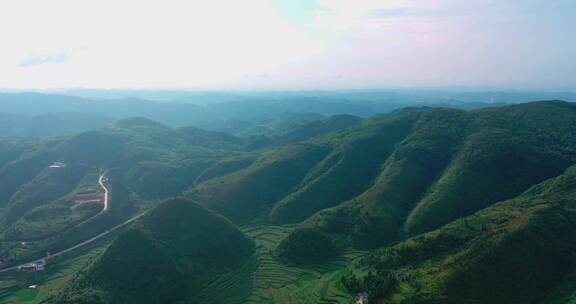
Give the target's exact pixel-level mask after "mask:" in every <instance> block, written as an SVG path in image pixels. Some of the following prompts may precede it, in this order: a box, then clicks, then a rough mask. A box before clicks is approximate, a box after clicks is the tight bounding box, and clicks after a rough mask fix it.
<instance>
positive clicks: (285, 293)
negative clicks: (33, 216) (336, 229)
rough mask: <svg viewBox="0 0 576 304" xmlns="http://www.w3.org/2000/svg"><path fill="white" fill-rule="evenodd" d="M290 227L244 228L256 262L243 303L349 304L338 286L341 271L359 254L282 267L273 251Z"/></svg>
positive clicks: (345, 292) (350, 298) (348, 296)
mask: <svg viewBox="0 0 576 304" xmlns="http://www.w3.org/2000/svg"><path fill="white" fill-rule="evenodd" d="M294 227H295V226H294V225H283V226H270V225H255V226H251V227H247V228H244V232H245V233H246V234H248V235H249V236H251V237H252V238H253V239H254V241H255V242H256V248H257V249H256V255H257V257H256V259H257V262H258V265H257V269H256V271H255V272H254V274H253V275H252V284H253V286H254V289H253V292H252V294H251V295H250V297H249V298H248V300H247V301H246V303H248V304H260V303H277V304H280V303H282V304H290V303H301V304H303V303H311V304H312V303H315V304H317V303H350V302H351V301H352V299H353V296H352V295H350V294H349V293H348V292H347V291H346V290H345V289H344V288H343V286H342V285H341V283H340V277H341V269H342V268H343V267H344V266H345V264H346V263H348V262H349V261H350V260H352V259H354V258H355V257H357V256H359V255H361V254H362V252H361V251H347V252H345V253H344V254H343V255H342V256H340V257H338V258H335V259H333V260H331V261H328V262H327V263H326V264H322V265H313V266H306V267H300V266H294V265H286V264H285V263H283V262H281V261H279V260H278V259H277V257H276V256H275V255H274V251H275V249H276V246H277V245H278V243H279V242H280V241H281V240H282V239H283V238H284V237H286V236H287V235H288V233H289V232H290V231H292V230H293V229H294Z"/></svg>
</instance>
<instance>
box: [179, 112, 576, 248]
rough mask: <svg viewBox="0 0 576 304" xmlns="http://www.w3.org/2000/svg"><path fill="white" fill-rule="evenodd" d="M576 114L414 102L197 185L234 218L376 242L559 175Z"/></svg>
mask: <svg viewBox="0 0 576 304" xmlns="http://www.w3.org/2000/svg"><path fill="white" fill-rule="evenodd" d="M574 121H576V106H575V105H574V104H570V103H565V102H534V103H528V104H519V105H514V106H507V107H502V108H493V109H483V110H475V111H469V112H467V111H463V110H451V109H441V108H435V109H412V110H407V111H402V112H399V113H397V114H393V115H385V116H381V117H376V118H373V119H371V120H368V121H366V122H364V123H363V124H361V125H358V126H355V127H352V128H349V129H346V130H342V131H339V132H334V133H331V134H328V135H326V136H323V137H320V138H318V139H315V140H312V141H309V142H306V143H300V144H297V145H292V146H288V147H284V148H280V149H277V150H274V151H271V152H269V153H266V154H265V155H264V156H262V157H261V158H259V159H258V160H257V161H255V162H254V163H253V164H252V165H250V166H249V167H247V168H244V169H242V170H239V171H236V172H234V173H232V174H229V175H226V176H223V177H220V178H216V179H212V180H210V181H207V182H204V183H200V184H199V185H197V186H195V187H194V188H192V189H191V190H190V191H189V192H188V195H189V197H191V198H192V199H194V200H196V201H198V202H199V203H200V204H203V205H205V206H208V207H209V208H212V209H214V210H215V211H217V212H221V213H223V214H224V215H226V216H228V217H230V218H231V219H232V220H233V221H238V222H245V221H248V220H251V219H253V218H255V217H260V218H267V219H269V220H271V221H273V222H276V223H280V224H282V223H284V224H285V223H298V222H302V221H305V224H304V226H308V227H317V228H320V229H321V230H323V231H325V232H329V233H339V234H343V235H346V236H348V237H349V239H350V241H352V243H353V244H354V245H355V246H357V247H358V248H375V247H379V246H382V245H384V244H387V243H390V242H393V241H397V240H399V239H402V238H404V237H406V236H410V235H415V234H418V233H421V232H425V231H429V230H432V229H434V228H437V227H439V226H442V225H444V224H446V223H448V222H450V221H452V220H454V219H457V218H459V217H461V216H466V215H470V214H472V213H474V212H476V211H478V210H480V209H482V208H485V207H487V206H490V205H491V204H493V203H495V202H497V201H501V200H504V199H508V198H511V197H514V196H516V195H518V194H520V193H522V192H523V191H525V190H526V189H528V188H529V187H530V186H532V185H534V184H536V183H538V182H541V181H543V180H545V179H547V178H550V177H553V176H556V175H558V174H560V173H561V172H562V171H563V170H564V169H566V168H567V167H568V166H570V165H571V164H573V163H575V162H576V136H575V135H574V134H576V124H574V123H573V122H574ZM266 213H269V214H268V216H266Z"/></svg>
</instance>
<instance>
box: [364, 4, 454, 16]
mask: <svg viewBox="0 0 576 304" xmlns="http://www.w3.org/2000/svg"><path fill="white" fill-rule="evenodd" d="M447 15H449V14H448V13H447V12H446V11H442V10H439V9H428V8H409V7H398V8H381V9H374V10H371V11H370V12H369V13H368V15H367V18H388V17H405V16H421V17H439V16H447Z"/></svg>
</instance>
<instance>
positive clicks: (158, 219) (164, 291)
mask: <svg viewBox="0 0 576 304" xmlns="http://www.w3.org/2000/svg"><path fill="white" fill-rule="evenodd" d="M253 251H254V245H253V243H252V242H251V241H250V240H249V239H248V238H246V237H245V236H244V235H243V234H242V233H241V232H240V231H239V230H238V229H237V228H235V227H234V226H233V225H232V224H231V223H230V222H229V221H228V220H226V219H225V218H223V217H222V216H219V215H217V214H215V213H213V212H210V211H208V210H206V209H204V208H203V207H201V206H199V205H197V204H195V203H193V202H191V201H189V200H185V199H171V200H168V201H165V202H163V203H162V204H160V205H159V206H158V207H157V208H155V209H154V210H153V211H152V212H150V213H149V214H147V215H146V216H145V217H144V218H143V219H142V220H140V221H139V222H138V223H137V224H136V225H135V226H134V228H132V229H131V230H129V231H127V232H126V233H124V234H122V235H121V236H120V237H119V238H118V239H117V240H115V241H114V242H113V243H112V245H111V246H110V247H109V248H108V249H107V250H106V252H105V253H104V254H103V255H102V256H101V257H100V259H98V260H97V261H96V262H95V263H94V264H93V265H92V266H91V267H90V268H89V269H88V270H87V271H85V272H84V273H82V274H81V275H80V276H79V277H78V278H77V279H76V280H75V281H74V282H73V284H72V285H71V286H70V287H69V288H68V289H65V290H64V291H63V292H62V293H61V294H58V295H56V296H54V297H53V298H52V299H51V300H49V301H48V302H47V303H177V302H180V301H188V302H189V301H192V302H193V303H194V295H195V294H196V293H197V292H198V291H200V290H201V289H202V287H203V284H205V283H206V282H209V280H210V279H211V278H213V277H215V276H218V275H219V274H223V273H226V272H228V271H230V270H233V269H235V268H237V267H239V266H241V265H242V264H244V263H245V262H246V261H247V260H248V259H249V258H250V256H251V255H252V253H253ZM214 292H217V291H216V290H214Z"/></svg>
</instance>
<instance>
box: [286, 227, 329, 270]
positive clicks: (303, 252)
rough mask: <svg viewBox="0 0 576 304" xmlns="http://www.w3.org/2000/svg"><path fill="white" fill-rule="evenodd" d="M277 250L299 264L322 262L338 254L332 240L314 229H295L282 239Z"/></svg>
mask: <svg viewBox="0 0 576 304" xmlns="http://www.w3.org/2000/svg"><path fill="white" fill-rule="evenodd" d="M276 252H277V254H278V256H281V257H283V258H286V259H287V260H289V261H291V262H294V263H297V264H317V263H322V262H325V261H327V260H329V259H330V258H333V257H335V256H336V255H337V254H338V252H337V249H336V247H335V246H334V244H332V241H330V239H329V238H327V237H326V236H324V235H323V234H322V233H321V232H319V231H316V230H314V229H297V230H295V231H294V232H292V233H291V234H290V235H289V236H288V237H286V238H285V239H284V240H282V242H281V243H280V245H278V248H277V249H276ZM301 279H302V278H300V279H298V280H301Z"/></svg>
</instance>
